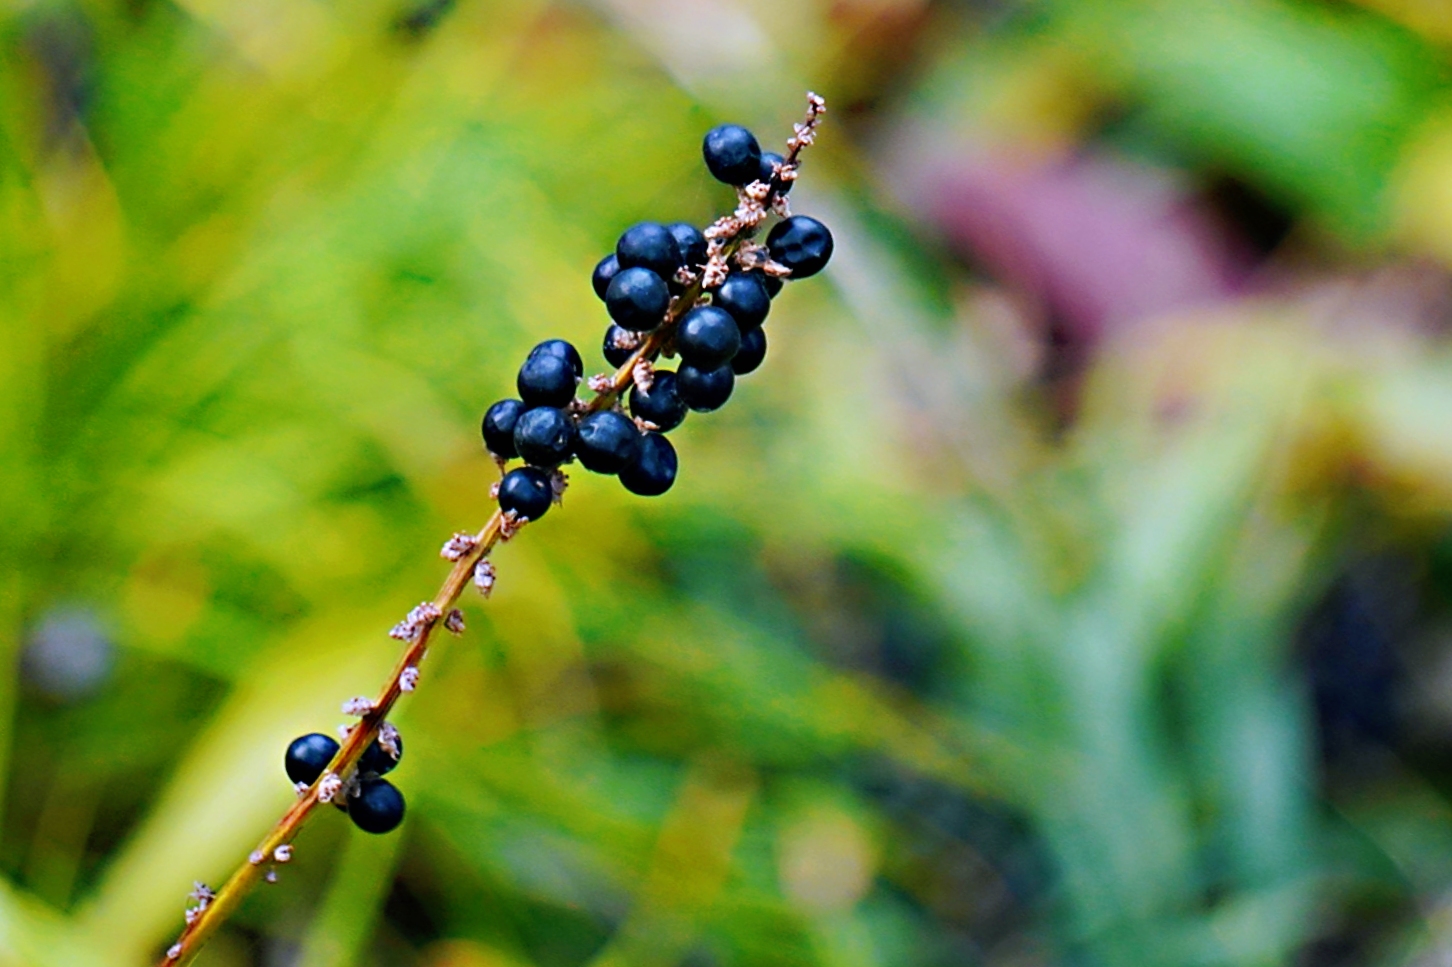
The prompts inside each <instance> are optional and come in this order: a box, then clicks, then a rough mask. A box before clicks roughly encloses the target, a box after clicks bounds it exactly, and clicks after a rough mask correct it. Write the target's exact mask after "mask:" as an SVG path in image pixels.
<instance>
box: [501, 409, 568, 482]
mask: <svg viewBox="0 0 1452 967" xmlns="http://www.w3.org/2000/svg"><path fill="white" fill-rule="evenodd" d="M514 449H516V450H518V451H519V455H520V456H521V457H522V458H523V459H524V462H525V463H527V464H529V465H530V466H531V467H544V468H546V469H548V468H550V467H557V466H559V465H560V464H562V463H564V462H565V461H566V460H568V459H570V454H571V453H573V452H574V449H575V424H574V423H573V422H572V421H571V420H570V418H569V417H568V416H567V415H565V411H564V410H562V409H559V408H558V407H554V406H536V407H534V408H533V409H530V410H525V411H524V413H523V414H522V415H521V416H520V418H519V421H518V422H516V423H515V424H514Z"/></svg>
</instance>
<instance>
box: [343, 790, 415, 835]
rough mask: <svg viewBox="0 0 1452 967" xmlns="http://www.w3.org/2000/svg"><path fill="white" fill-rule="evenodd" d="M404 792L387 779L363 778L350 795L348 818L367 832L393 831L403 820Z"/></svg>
mask: <svg viewBox="0 0 1452 967" xmlns="http://www.w3.org/2000/svg"><path fill="white" fill-rule="evenodd" d="M403 811H404V803H403V793H401V792H399V791H398V789H397V788H396V787H395V786H394V785H393V783H391V782H389V781H388V780H387V779H362V780H360V781H359V783H358V795H356V796H350V797H348V818H349V819H351V820H353V825H354V826H357V827H358V828H359V829H361V830H363V832H365V833H391V832H393V830H395V829H397V828H398V824H399V823H401V822H403Z"/></svg>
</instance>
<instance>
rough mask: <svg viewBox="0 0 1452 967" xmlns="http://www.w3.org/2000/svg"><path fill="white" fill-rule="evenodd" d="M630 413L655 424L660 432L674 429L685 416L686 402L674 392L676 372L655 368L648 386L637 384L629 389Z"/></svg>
mask: <svg viewBox="0 0 1452 967" xmlns="http://www.w3.org/2000/svg"><path fill="white" fill-rule="evenodd" d="M630 415H631V416H638V417H640V418H641V419H642V420H647V421H649V422H651V423H654V424H655V428H656V429H657V430H659V431H660V432H662V433H666V432H668V431H670V430H674V429H675V428H676V427H678V426H680V425H681V421H682V420H684V419H685V418H686V404H685V403H683V402H682V401H681V397H680V395H679V394H678V393H677V392H676V374H675V373H673V372H671V371H670V370H668V369H667V370H659V369H658V370H656V371H655V376H654V377H653V378H652V379H651V381H650V388H649V389H644V390H642V389H641V388H640V387H639V386H638V385H637V386H633V387H631V389H630Z"/></svg>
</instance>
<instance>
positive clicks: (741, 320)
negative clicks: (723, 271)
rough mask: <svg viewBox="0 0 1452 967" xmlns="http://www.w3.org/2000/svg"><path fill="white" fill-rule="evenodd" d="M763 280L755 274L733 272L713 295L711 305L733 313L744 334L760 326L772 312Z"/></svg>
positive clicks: (769, 298) (732, 316)
mask: <svg viewBox="0 0 1452 967" xmlns="http://www.w3.org/2000/svg"><path fill="white" fill-rule="evenodd" d="M761 279H762V276H759V275H757V274H756V273H754V272H752V273H747V272H732V273H731V274H730V275H728V276H726V281H725V282H722V283H721V285H720V286H719V287H717V289H716V291H715V292H713V293H712V294H711V305H713V306H718V307H720V308H722V309H725V310H726V311H727V312H729V313H731V318H733V319H735V320H736V325H738V326H740V327H741V331H742V332H743V333H744V332H749V331H750V330H752V329H755V328H756V327H757V326H760V325H761V324H762V323H763V322H765V321H766V314H767V313H768V312H770V311H771V296H769V295H767V292H766V286H765V285H763V284H762V281H761Z"/></svg>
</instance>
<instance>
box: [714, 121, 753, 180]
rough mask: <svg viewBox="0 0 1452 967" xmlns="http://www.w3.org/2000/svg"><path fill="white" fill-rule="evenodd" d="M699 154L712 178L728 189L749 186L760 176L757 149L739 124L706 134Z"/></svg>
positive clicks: (718, 128)
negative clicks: (735, 186)
mask: <svg viewBox="0 0 1452 967" xmlns="http://www.w3.org/2000/svg"><path fill="white" fill-rule="evenodd" d="M701 154H702V155H704V156H705V158H706V167H707V168H709V169H710V170H711V175H712V177H714V178H715V179H716V180H717V181H724V182H726V184H728V185H745V184H749V183H750V182H753V181H755V180H756V178H757V176H758V175H759V174H760V173H761V145H759V144H757V143H756V136H755V135H754V134H752V133H751V132H750V131H748V130H746V129H745V128H743V127H742V126H741V125H739V124H722V125H718V126H717V127H714V128H712V129H711V130H709V131H707V132H706V138H705V140H704V141H702V142H701Z"/></svg>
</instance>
